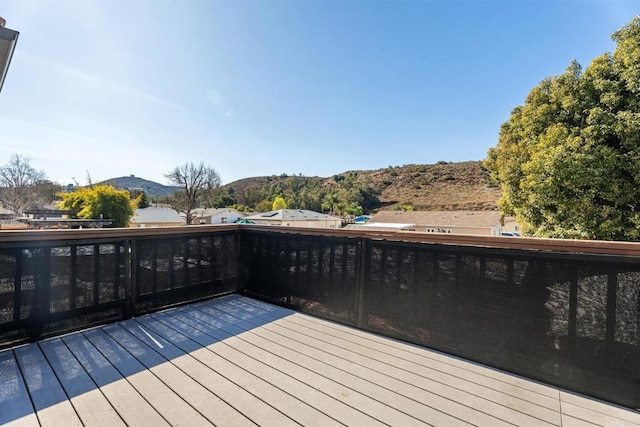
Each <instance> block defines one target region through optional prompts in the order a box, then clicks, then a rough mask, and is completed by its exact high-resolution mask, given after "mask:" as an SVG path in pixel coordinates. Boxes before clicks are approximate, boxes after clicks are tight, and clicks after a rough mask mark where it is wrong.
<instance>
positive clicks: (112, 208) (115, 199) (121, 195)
mask: <svg viewBox="0 0 640 427" xmlns="http://www.w3.org/2000/svg"><path fill="white" fill-rule="evenodd" d="M59 195H60V197H61V198H62V201H61V202H60V203H59V206H60V208H62V209H69V210H75V211H79V212H78V218H85V219H99V218H104V219H111V220H113V223H112V225H111V226H112V227H127V226H128V225H129V220H130V219H131V217H132V216H133V213H134V211H135V205H136V204H137V202H136V201H135V200H131V197H130V195H129V192H128V191H127V190H118V189H116V188H115V187H113V186H111V185H93V186H90V187H81V188H78V189H77V190H76V191H74V192H73V193H59Z"/></svg>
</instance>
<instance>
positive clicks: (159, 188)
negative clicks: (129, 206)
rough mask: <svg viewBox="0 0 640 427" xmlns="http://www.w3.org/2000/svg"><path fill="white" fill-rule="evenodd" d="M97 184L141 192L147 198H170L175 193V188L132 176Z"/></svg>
mask: <svg viewBox="0 0 640 427" xmlns="http://www.w3.org/2000/svg"><path fill="white" fill-rule="evenodd" d="M99 184H109V185H113V186H114V187H116V188H119V189H122V190H141V191H144V192H145V194H146V195H147V196H170V195H172V194H173V193H175V192H176V188H174V187H170V186H168V185H162V184H158V183H157V182H154V181H149V180H148V179H143V178H138V177H137V176H134V175H129V176H121V177H120V178H111V179H107V180H105V181H102V182H99Z"/></svg>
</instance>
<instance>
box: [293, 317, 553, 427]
mask: <svg viewBox="0 0 640 427" xmlns="http://www.w3.org/2000/svg"><path fill="white" fill-rule="evenodd" d="M287 320H288V321H289V323H291V324H293V325H296V326H289V327H294V328H298V329H299V330H306V331H308V332H309V333H312V335H315V333H320V334H321V336H325V339H327V340H331V341H333V342H336V343H338V342H339V343H341V346H348V348H349V349H350V350H352V351H355V352H358V353H360V354H363V353H370V350H371V349H375V350H376V351H375V354H376V356H377V360H379V361H382V362H384V363H392V364H394V365H395V366H398V367H400V368H402V369H405V370H409V371H413V370H415V369H417V371H416V373H418V374H420V375H422V376H426V377H428V378H432V379H434V380H436V381H442V380H445V379H446V381H447V382H448V383H449V384H450V385H452V386H454V387H456V388H458V389H460V390H469V391H470V392H472V393H473V392H476V391H477V390H483V397H484V398H486V399H489V400H492V401H494V402H496V403H500V404H505V403H506V404H507V405H509V406H511V407H513V408H514V409H520V408H521V409H522V410H525V411H529V410H531V411H537V412H538V414H537V416H538V417H539V418H540V419H546V417H547V416H549V415H550V414H551V413H557V411H558V408H559V398H558V391H557V390H554V389H553V388H552V387H548V389H549V392H550V393H549V394H541V393H538V392H533V391H531V390H529V389H526V388H523V387H519V386H515V385H514V384H513V383H511V382H505V381H501V380H499V379H496V378H493V377H492V376H491V373H492V372H491V370H488V369H486V368H485V370H484V373H483V374H482V375H480V374H478V373H476V372H474V371H473V370H469V369H465V368H468V367H469V366H470V365H472V364H471V363H468V362H467V363H466V366H465V367H464V368H463V367H461V366H456V364H452V363H444V362H442V361H440V360H437V359H436V358H433V357H425V356H427V355H428V356H431V355H430V354H428V352H425V353H424V354H422V355H417V354H413V353H407V352H406V351H403V350H402V348H395V347H389V346H382V345H379V344H377V343H375V342H372V341H368V340H366V339H364V338H362V337H359V336H354V334H353V333H352V330H351V329H350V328H346V327H345V328H341V329H340V328H337V327H333V326H334V325H331V327H330V326H328V325H330V324H329V323H328V322H327V323H325V324H322V323H319V322H317V321H315V319H313V318H311V317H310V316H304V315H293V316H289V317H288V318H287ZM335 326H338V325H335ZM502 374H503V373H500V376H502ZM520 405H524V406H520ZM533 405H535V406H533ZM536 406H538V407H539V409H538V408H536ZM548 421H550V422H553V421H552V420H548Z"/></svg>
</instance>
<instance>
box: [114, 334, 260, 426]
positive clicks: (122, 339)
mask: <svg viewBox="0 0 640 427" xmlns="http://www.w3.org/2000/svg"><path fill="white" fill-rule="evenodd" d="M102 330H103V331H104V332H105V333H107V335H109V337H110V338H112V339H114V340H115V341H117V342H118V344H120V345H121V346H123V348H125V349H126V350H127V351H128V352H129V353H130V354H132V355H134V356H135V358H136V359H137V360H138V361H139V362H140V363H142V364H143V365H144V366H145V367H146V368H147V369H148V370H149V371H150V372H152V373H153V374H154V375H155V376H156V377H158V378H159V379H160V380H162V381H163V382H164V383H165V384H167V386H168V387H170V388H171V389H172V390H173V391H174V392H175V393H176V394H177V395H179V396H180V398H181V399H183V400H184V401H185V402H187V403H188V404H189V405H191V406H192V407H193V408H194V409H195V410H197V411H198V412H199V413H200V414H202V416H204V417H205V418H206V419H207V420H208V421H209V422H211V423H212V424H213V423H214V422H215V423H218V424H220V425H233V426H252V425H255V424H254V423H252V422H251V421H250V420H249V419H248V418H246V417H245V416H244V415H242V413H240V412H239V411H237V410H236V409H234V408H233V407H232V406H231V405H229V404H228V403H227V402H225V401H223V400H222V399H221V398H220V397H218V396H217V395H216V394H214V393H213V392H212V391H211V389H213V390H215V389H216V387H214V386H213V385H209V384H208V383H207V382H206V381H205V380H206V379H207V377H197V378H193V377H191V376H190V375H189V374H188V372H189V371H187V372H185V371H183V370H181V369H180V368H179V367H178V366H176V364H174V363H173V362H172V361H170V360H167V359H165V358H164V357H162V356H161V355H160V354H159V353H157V352H156V351H155V350H154V349H153V348H151V347H149V346H147V344H145V343H144V342H142V341H141V340H139V339H138V338H137V337H135V336H134V335H132V334H131V333H130V332H129V331H127V330H126V329H125V328H123V327H122V325H108V326H105V327H103V328H102ZM178 364H179V363H178ZM199 381H202V383H201V382H199ZM203 383H204V385H203ZM238 400H239V401H240V402H243V399H242V396H238ZM232 403H234V404H237V402H232ZM249 403H251V402H249ZM192 425H197V424H192Z"/></svg>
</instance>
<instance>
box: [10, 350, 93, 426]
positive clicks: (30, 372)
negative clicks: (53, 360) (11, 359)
mask: <svg viewBox="0 0 640 427" xmlns="http://www.w3.org/2000/svg"><path fill="white" fill-rule="evenodd" d="M13 352H14V355H15V358H16V360H17V361H18V364H19V365H20V369H21V371H22V376H23V378H24V380H25V383H26V385H27V389H28V390H29V394H30V395H31V401H32V402H33V405H34V407H35V410H36V413H37V416H38V420H39V422H40V424H41V425H43V426H60V427H72V426H81V425H82V422H81V421H80V418H79V417H78V414H76V411H75V410H74V409H73V406H72V405H71V402H69V400H68V399H69V398H68V397H67V395H66V393H65V392H64V389H63V388H62V385H60V382H59V381H58V378H56V376H55V374H54V373H53V370H52V369H51V366H50V365H49V362H48V361H47V360H46V359H45V357H44V355H43V354H42V351H40V347H38V344H28V345H25V346H22V347H18V348H16V349H14V351H13Z"/></svg>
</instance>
